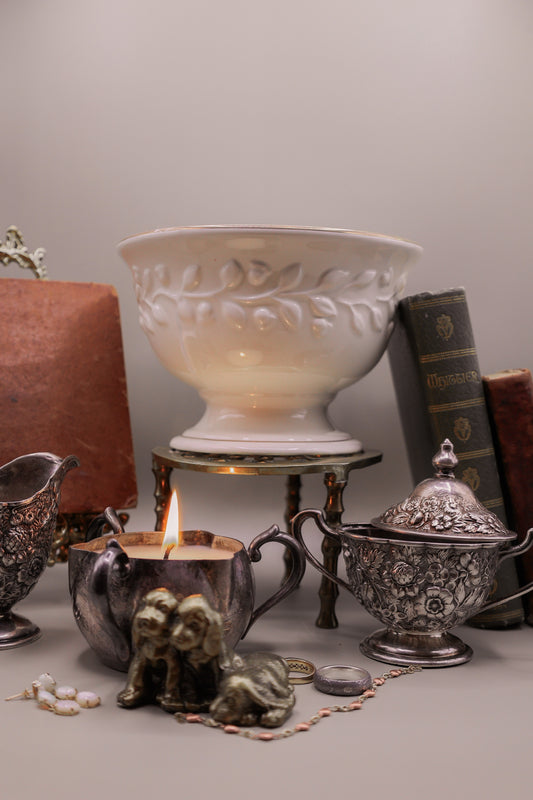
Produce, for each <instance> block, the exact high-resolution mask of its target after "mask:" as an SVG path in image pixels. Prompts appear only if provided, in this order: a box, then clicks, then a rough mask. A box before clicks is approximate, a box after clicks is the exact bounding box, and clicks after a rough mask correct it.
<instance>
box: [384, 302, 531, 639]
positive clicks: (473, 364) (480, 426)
mask: <svg viewBox="0 0 533 800" xmlns="http://www.w3.org/2000/svg"><path fill="white" fill-rule="evenodd" d="M388 354H389V363H390V366H391V372H392V377H393V382H394V387H395V391H396V397H397V401H398V408H399V412H400V418H401V421H402V427H403V431H404V436H405V440H406V447H407V452H408V457H409V463H410V467H411V473H412V476H413V481H414V482H415V483H419V482H420V481H421V480H423V479H424V478H428V477H430V476H431V469H432V467H431V460H432V458H433V456H434V455H435V453H436V452H437V450H438V449H439V447H440V444H441V443H442V441H443V440H444V439H450V441H451V442H452V443H453V445H454V450H455V454H456V456H457V458H458V460H459V465H458V467H457V469H456V471H455V476H456V477H457V478H459V479H460V480H462V481H464V482H465V483H467V484H468V485H469V486H470V487H471V488H472V490H473V491H474V492H475V494H476V496H477V497H478V499H479V500H480V501H481V502H482V503H483V504H484V505H485V506H486V507H487V508H488V509H490V511H492V512H493V513H494V514H496V515H497V516H498V517H499V518H500V519H501V521H502V522H503V523H504V524H505V525H507V517H506V513H505V507H504V502H503V495H502V489H501V484H500V478H499V474H498V468H497V463H496V455H495V452H494V446H493V441H492V433H491V429H490V422H489V417H488V412H487V407H486V403H485V397H484V392H483V384H482V381H481V371H480V367H479V359H478V354H477V350H476V345H475V341H474V335H473V331H472V325H471V321H470V315H469V311H468V305H467V301H466V295H465V291H464V289H462V288H458V289H450V290H447V291H442V292H437V293H429V292H426V293H422V294H417V295H413V296H411V297H406V298H404V299H403V300H401V301H400V303H399V306H398V310H397V315H396V325H395V328H394V331H393V334H392V336H391V340H390V342H389V347H388ZM495 583H496V586H495V588H494V590H493V592H492V593H491V598H490V599H491V600H497V599H499V598H500V597H503V596H505V595H507V594H512V593H513V592H515V591H516V590H517V587H518V578H517V575H516V568H515V566H514V564H513V563H512V562H510V561H504V562H503V564H502V566H501V567H500V569H499V570H498V574H497V580H496V582H495ZM523 618H524V615H523V610H522V603H521V602H520V600H514V601H511V602H509V603H506V604H505V605H502V606H500V607H497V608H495V609H492V610H490V611H487V612H484V613H482V614H478V615H477V616H476V617H475V618H474V619H473V620H470V622H471V624H474V625H478V626H480V627H487V628H489V627H490V628H503V627H508V626H510V625H516V624H518V623H520V622H522V620H523Z"/></svg>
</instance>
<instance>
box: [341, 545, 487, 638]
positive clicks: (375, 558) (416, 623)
mask: <svg viewBox="0 0 533 800" xmlns="http://www.w3.org/2000/svg"><path fill="white" fill-rule="evenodd" d="M343 553H344V559H345V563H346V570H347V574H348V579H349V583H350V586H351V587H352V591H353V593H354V594H355V596H356V598H357V599H358V600H359V602H360V603H362V605H363V606H364V607H365V608H366V610H367V611H368V612H369V613H370V614H372V615H373V616H375V617H376V618H377V619H379V620H380V621H381V622H383V623H384V624H385V625H386V626H387V627H389V628H392V629H396V630H402V631H406V632H410V633H437V632H443V631H446V630H448V629H449V628H453V627H455V626H456V625H460V624H462V623H463V622H464V621H465V620H466V619H468V618H469V617H471V616H473V615H474V614H476V613H477V612H478V611H479V609H480V607H481V606H482V604H483V602H484V601H485V597H486V595H487V594H488V592H489V590H490V587H491V583H492V578H493V575H494V573H495V571H496V567H497V564H498V548H497V547H496V546H493V547H490V546H489V547H476V546H473V547H472V548H464V547H454V546H453V545H448V546H446V547H438V546H436V545H434V544H433V545H431V544H428V545H423V544H419V545H418V546H415V547H414V546H413V545H412V543H410V544H406V545H402V544H399V543H393V542H386V541H385V540H382V541H380V542H373V541H372V540H370V541H359V540H357V541H354V540H350V541H349V542H347V541H346V540H345V541H344V542H343Z"/></svg>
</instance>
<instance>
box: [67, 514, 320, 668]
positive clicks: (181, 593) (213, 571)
mask: <svg viewBox="0 0 533 800" xmlns="http://www.w3.org/2000/svg"><path fill="white" fill-rule="evenodd" d="M106 519H107V521H108V522H110V523H111V524H112V527H113V528H114V530H113V531H112V533H109V534H105V535H103V536H97V537H96V538H94V539H91V540H90V541H88V542H84V543H81V544H76V545H72V546H71V547H70V552H69V588H70V593H71V597H72V603H73V611H74V617H75V619H76V622H77V624H78V627H79V629H80V631H81V632H82V634H83V635H84V637H85V639H86V640H87V642H88V643H89V645H90V646H91V648H92V649H93V650H94V652H95V653H96V655H97V656H98V658H99V659H100V660H101V661H102V662H103V663H104V664H106V665H107V666H109V667H112V668H113V669H117V670H121V671H126V670H127V669H128V666H129V663H130V661H131V658H132V642H131V627H132V621H133V617H134V615H135V612H136V610H137V608H138V606H139V604H140V603H141V601H142V598H143V597H144V596H145V595H146V594H147V593H148V592H149V591H151V590H152V589H157V588H165V589H168V590H169V591H170V592H172V594H173V595H175V596H176V597H177V598H178V600H179V599H183V598H185V597H188V596H189V595H192V594H202V595H203V596H204V597H205V598H206V600H207V601H208V602H209V603H210V605H211V606H212V607H213V608H214V609H215V610H216V611H217V612H218V613H219V614H221V616H222V620H223V625H224V633H225V637H226V641H227V643H228V646H230V647H233V646H235V644H236V643H237V642H238V641H239V639H241V638H242V637H243V636H244V635H245V633H246V632H247V630H248V629H249V628H250V626H251V625H252V624H253V623H254V622H255V621H256V620H257V619H258V618H259V617H260V616H261V615H262V614H264V613H265V612H266V611H268V610H269V609H270V608H272V606H273V605H275V604H276V603H279V602H280V601H281V600H282V599H283V598H284V597H286V596H287V595H288V594H289V593H290V592H291V591H292V590H293V589H295V588H296V586H297V585H298V584H299V582H300V580H301V578H302V576H303V573H304V571H305V556H304V554H303V550H302V549H301V547H300V545H299V544H298V543H297V542H296V541H295V540H294V539H293V538H292V537H291V536H288V535H287V534H285V533H282V532H281V531H280V530H279V528H278V527H277V526H276V525H273V526H272V527H271V528H269V529H268V530H266V531H264V532H263V533H260V534H259V535H258V536H256V537H255V538H254V539H253V541H252V542H251V544H250V545H249V546H248V547H245V545H244V544H243V543H242V542H240V541H239V540H237V539H233V538H231V537H228V536H217V535H215V534H213V533H210V532H209V531H203V530H186V531H180V541H179V544H173V543H172V541H170V542H169V536H168V535H167V533H164V532H162V531H144V532H137V533H124V532H123V531H122V530H121V528H120V527H119V525H120V523H118V520H117V518H116V515H115V514H114V512H112V509H107V511H106V513H105V515H102V517H101V518H98V519H97V520H96V521H95V523H96V525H95V527H93V530H95V529H97V528H98V525H101V526H103V523H104V522H105V521H106ZM167 531H168V524H167ZM270 542H278V543H279V544H282V545H283V547H284V548H286V549H288V550H289V551H290V552H291V555H292V558H291V564H292V566H291V569H290V570H289V572H288V573H287V574H286V576H285V578H284V580H283V582H282V584H281V585H280V586H279V588H278V589H277V591H275V592H274V593H273V594H272V596H271V597H269V598H268V599H267V600H265V601H264V602H263V603H261V604H260V605H259V606H258V607H256V605H255V579H254V571H253V567H252V564H253V562H256V561H259V560H260V559H261V548H262V547H263V546H264V545H265V544H267V543H270Z"/></svg>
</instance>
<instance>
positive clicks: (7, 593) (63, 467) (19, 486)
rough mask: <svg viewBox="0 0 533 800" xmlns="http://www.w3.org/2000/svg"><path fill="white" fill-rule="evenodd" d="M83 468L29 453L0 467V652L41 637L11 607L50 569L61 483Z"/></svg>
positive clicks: (70, 460) (72, 462) (69, 461)
mask: <svg viewBox="0 0 533 800" xmlns="http://www.w3.org/2000/svg"><path fill="white" fill-rule="evenodd" d="M78 465H79V462H78V459H77V458H76V456H68V457H67V458H64V459H61V458H59V457H58V456H55V455H52V453H30V454H29V455H24V456H20V457H19V458H15V459H14V460H13V461H10V462H9V463H8V464H5V465H4V466H3V467H0V649H3V648H8V647H16V646H18V645H20V644H28V643H29V642H32V641H34V640H35V639H37V638H38V636H39V635H40V630H39V628H38V627H37V625H35V624H34V623H33V622H31V621H30V620H28V619H26V618H25V617H22V616H20V615H18V614H14V613H13V612H12V611H11V608H12V607H13V606H14V605H15V603H18V601H19V600H22V599H23V598H24V597H26V595H27V594H28V593H29V592H30V591H31V589H32V588H33V586H34V585H35V584H36V583H37V580H38V579H39V576H40V575H41V573H42V571H43V570H44V568H45V566H46V563H47V560H48V554H49V552H50V546H51V544H52V537H53V535H54V530H55V524H56V518H57V510H58V505H59V493H60V487H61V483H62V482H63V478H64V477H65V475H66V474H67V472H68V471H69V470H71V469H72V468H73V467H77V466H78Z"/></svg>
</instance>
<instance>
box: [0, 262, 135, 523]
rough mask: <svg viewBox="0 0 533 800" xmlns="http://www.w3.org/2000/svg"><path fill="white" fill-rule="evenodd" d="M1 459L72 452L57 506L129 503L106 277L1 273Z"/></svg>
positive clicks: (130, 482) (121, 381) (115, 324)
mask: <svg viewBox="0 0 533 800" xmlns="http://www.w3.org/2000/svg"><path fill="white" fill-rule="evenodd" d="M0 293H1V297H2V315H1V317H0V463H1V464H5V463H7V462H8V461H11V459H13V458H16V457H17V456H20V455H24V454H25V453H33V452H42V451H49V452H52V453H55V454H56V455H58V456H61V457H64V456H67V455H70V454H73V455H76V456H78V458H79V460H80V462H81V466H80V467H78V468H77V469H75V470H72V472H70V473H69V475H68V476H67V478H66V479H65V481H64V483H63V485H62V488H61V505H60V511H61V512H62V513H83V512H92V511H94V512H100V511H102V510H103V509H104V508H106V507H107V506H110V505H111V506H114V507H116V508H117V509H125V508H132V507H133V506H135V504H136V502H137V483H136V476H135V464H134V457H133V446H132V437H131V427H130V416H129V407H128V398H127V390H126V374H125V366H124V353H123V347H122V332H121V327H120V315H119V306H118V298H117V294H116V291H115V289H114V288H113V287H112V286H107V285H105V284H94V283H71V282H68V281H48V280H39V281H34V280H30V279H11V278H2V279H1V280H0Z"/></svg>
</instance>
